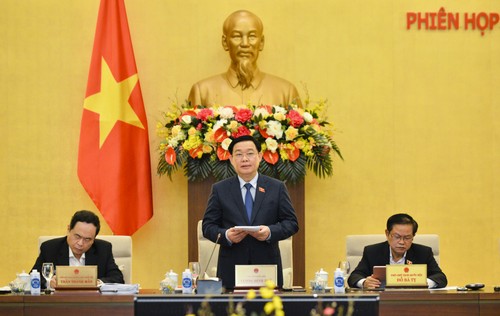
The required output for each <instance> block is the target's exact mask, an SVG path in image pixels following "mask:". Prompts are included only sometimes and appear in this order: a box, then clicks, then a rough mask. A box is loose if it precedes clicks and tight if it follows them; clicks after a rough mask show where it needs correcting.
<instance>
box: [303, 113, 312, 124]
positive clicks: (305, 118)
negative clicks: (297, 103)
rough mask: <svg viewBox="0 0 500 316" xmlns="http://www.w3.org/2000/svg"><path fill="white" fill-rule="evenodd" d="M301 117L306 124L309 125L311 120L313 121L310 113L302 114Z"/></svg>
mask: <svg viewBox="0 0 500 316" xmlns="http://www.w3.org/2000/svg"><path fill="white" fill-rule="evenodd" d="M302 117H303V118H304V121H306V122H307V123H311V122H312V120H313V119H314V118H313V116H312V115H311V113H309V112H304V114H303V115H302Z"/></svg>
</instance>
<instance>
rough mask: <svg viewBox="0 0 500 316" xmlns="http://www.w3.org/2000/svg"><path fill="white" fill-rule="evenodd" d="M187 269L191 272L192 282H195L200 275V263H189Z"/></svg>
mask: <svg viewBox="0 0 500 316" xmlns="http://www.w3.org/2000/svg"><path fill="white" fill-rule="evenodd" d="M188 268H189V270H191V276H192V278H193V280H196V278H198V276H199V275H200V263H199V262H190V263H189V266H188ZM193 284H194V283H193Z"/></svg>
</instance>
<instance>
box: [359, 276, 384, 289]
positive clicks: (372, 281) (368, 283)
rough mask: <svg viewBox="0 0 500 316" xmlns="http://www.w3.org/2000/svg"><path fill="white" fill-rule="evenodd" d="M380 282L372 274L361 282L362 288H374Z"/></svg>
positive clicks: (378, 285)
mask: <svg viewBox="0 0 500 316" xmlns="http://www.w3.org/2000/svg"><path fill="white" fill-rule="evenodd" d="M380 285H381V283H380V281H379V280H378V279H375V278H374V277H373V274H372V275H370V276H369V277H367V278H366V280H365V282H363V288H364V289H374V288H377V287H380Z"/></svg>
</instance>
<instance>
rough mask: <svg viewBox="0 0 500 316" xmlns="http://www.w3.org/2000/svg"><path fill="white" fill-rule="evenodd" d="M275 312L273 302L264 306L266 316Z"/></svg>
mask: <svg viewBox="0 0 500 316" xmlns="http://www.w3.org/2000/svg"><path fill="white" fill-rule="evenodd" d="M273 311H274V304H273V303H272V302H267V303H266V305H264V312H265V313H266V315H269V314H271V313H272V312H273Z"/></svg>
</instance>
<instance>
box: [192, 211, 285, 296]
mask: <svg viewBox="0 0 500 316" xmlns="http://www.w3.org/2000/svg"><path fill="white" fill-rule="evenodd" d="M201 224H202V221H201V220H200V221H198V230H197V232H198V262H199V263H200V269H201V273H203V271H205V268H206V273H207V275H208V276H209V277H215V276H216V275H217V262H218V259H219V248H220V245H215V243H213V242H212V241H210V240H208V239H207V238H205V237H204V236H203V230H202V227H201ZM221 238H225V237H224V236H222V237H221ZM214 246H215V251H214ZM292 246H293V243H292V237H289V238H287V239H284V240H280V242H279V247H280V252H281V264H282V266H283V288H291V287H292V285H293V247H292ZM212 251H213V256H212V259H211V260H210V262H209V259H210V255H211V254H212ZM207 264H208V266H207Z"/></svg>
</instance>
